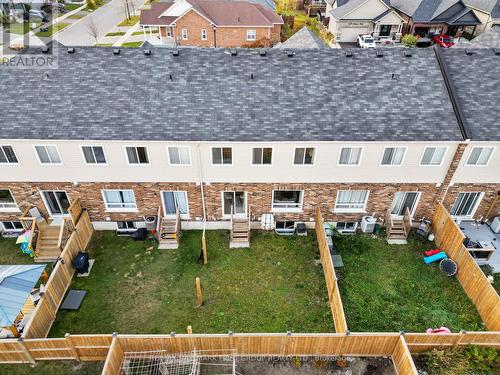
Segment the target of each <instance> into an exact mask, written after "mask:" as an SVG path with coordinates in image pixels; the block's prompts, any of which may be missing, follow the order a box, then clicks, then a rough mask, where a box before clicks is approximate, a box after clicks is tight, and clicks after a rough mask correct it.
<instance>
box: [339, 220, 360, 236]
mask: <svg viewBox="0 0 500 375" xmlns="http://www.w3.org/2000/svg"><path fill="white" fill-rule="evenodd" d="M357 227H358V223H356V222H353V221H339V222H337V224H335V229H337V231H339V232H340V233H355V232H356V228H357Z"/></svg>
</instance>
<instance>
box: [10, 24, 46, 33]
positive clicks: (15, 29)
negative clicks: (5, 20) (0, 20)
mask: <svg viewBox="0 0 500 375" xmlns="http://www.w3.org/2000/svg"><path fill="white" fill-rule="evenodd" d="M32 23H33V22H17V23H11V24H9V25H8V29H9V32H11V33H12V34H18V35H24V34H26V33H27V32H29V31H30V30H31V28H30V26H31V24H32ZM35 23H36V27H38V26H40V22H35Z"/></svg>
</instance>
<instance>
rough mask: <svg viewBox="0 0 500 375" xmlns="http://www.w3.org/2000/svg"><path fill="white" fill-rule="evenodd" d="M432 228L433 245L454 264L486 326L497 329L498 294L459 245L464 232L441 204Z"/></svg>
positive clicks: (499, 324)
mask: <svg viewBox="0 0 500 375" xmlns="http://www.w3.org/2000/svg"><path fill="white" fill-rule="evenodd" d="M432 229H433V231H434V234H435V242H436V244H437V246H438V247H439V248H441V249H442V250H444V251H445V252H446V254H447V255H448V256H449V257H450V258H451V259H453V260H454V261H455V263H457V266H458V272H457V279H458V281H459V282H460V284H461V285H462V288H463V289H464V291H465V293H467V295H468V296H469V298H470V299H471V300H472V302H473V303H474V304H475V305H476V309H477V311H478V312H479V315H480V316H481V319H482V320H483V322H484V323H485V324H486V327H487V328H488V329H489V330H490V331H500V297H499V296H498V293H497V292H496V291H495V289H494V288H493V286H492V285H491V284H490V282H489V281H488V279H487V278H486V276H485V275H484V273H483V271H481V269H480V268H479V266H478V265H477V263H476V261H475V260H474V258H472V256H471V255H470V254H469V252H468V251H467V249H466V248H465V246H464V245H463V241H464V238H465V235H464V234H463V233H462V231H461V230H460V228H459V227H458V225H457V224H456V223H455V222H454V221H453V219H452V217H451V216H450V214H449V213H448V211H447V210H446V208H444V206H443V205H442V204H438V205H437V207H436V210H435V213H434V217H433V219H432ZM497 251H498V250H497Z"/></svg>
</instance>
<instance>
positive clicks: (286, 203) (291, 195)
mask: <svg viewBox="0 0 500 375" xmlns="http://www.w3.org/2000/svg"><path fill="white" fill-rule="evenodd" d="M303 196H304V191H302V190H275V191H273V203H272V206H273V210H275V211H292V212H294V211H299V210H302V200H303Z"/></svg>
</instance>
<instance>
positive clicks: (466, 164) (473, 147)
mask: <svg viewBox="0 0 500 375" xmlns="http://www.w3.org/2000/svg"><path fill="white" fill-rule="evenodd" d="M475 148H482V149H483V150H484V149H485V148H491V149H492V150H491V154H490V157H489V158H488V161H487V162H486V164H469V159H470V157H471V155H472V151H474V149H475ZM495 148H496V147H495V146H472V147H471V149H470V151H469V154H468V155H467V159H465V166H466V167H487V166H488V165H489V164H490V161H491V158H492V157H493V154H494V153H495ZM482 153H483V151H481V154H482ZM481 154H480V156H481Z"/></svg>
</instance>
